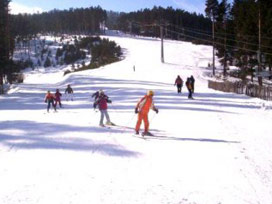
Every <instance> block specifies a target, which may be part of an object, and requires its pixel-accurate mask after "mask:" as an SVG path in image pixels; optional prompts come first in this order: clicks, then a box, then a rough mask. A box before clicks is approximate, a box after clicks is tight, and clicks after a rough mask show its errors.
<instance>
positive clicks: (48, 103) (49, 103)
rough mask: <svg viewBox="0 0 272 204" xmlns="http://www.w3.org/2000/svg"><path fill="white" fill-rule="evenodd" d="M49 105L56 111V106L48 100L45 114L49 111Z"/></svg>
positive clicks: (51, 100)
mask: <svg viewBox="0 0 272 204" xmlns="http://www.w3.org/2000/svg"><path fill="white" fill-rule="evenodd" d="M51 104H52V106H53V108H54V110H56V106H55V104H54V100H53V99H50V100H47V112H48V111H49V109H50V107H51Z"/></svg>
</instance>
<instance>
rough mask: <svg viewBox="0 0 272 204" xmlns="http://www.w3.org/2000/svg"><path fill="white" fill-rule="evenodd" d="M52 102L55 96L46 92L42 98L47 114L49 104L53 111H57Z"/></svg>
mask: <svg viewBox="0 0 272 204" xmlns="http://www.w3.org/2000/svg"><path fill="white" fill-rule="evenodd" d="M54 100H55V96H54V95H53V94H51V93H50V91H47V93H46V95H45V98H44V102H45V103H47V112H49V109H50V107H51V104H52V107H53V108H54V110H55V111H57V110H56V106H55V104H54Z"/></svg>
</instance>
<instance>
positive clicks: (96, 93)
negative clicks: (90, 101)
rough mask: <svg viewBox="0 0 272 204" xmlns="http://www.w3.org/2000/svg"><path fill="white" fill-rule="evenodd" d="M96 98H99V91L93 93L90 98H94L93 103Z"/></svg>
mask: <svg viewBox="0 0 272 204" xmlns="http://www.w3.org/2000/svg"><path fill="white" fill-rule="evenodd" d="M100 91H102V90H100ZM98 96H99V91H96V92H95V93H93V94H92V98H94V101H96V99H97V98H98Z"/></svg>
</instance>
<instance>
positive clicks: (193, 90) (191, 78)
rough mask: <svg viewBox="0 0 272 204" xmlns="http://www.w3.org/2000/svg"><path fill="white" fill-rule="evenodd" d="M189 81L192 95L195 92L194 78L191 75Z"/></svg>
mask: <svg viewBox="0 0 272 204" xmlns="http://www.w3.org/2000/svg"><path fill="white" fill-rule="evenodd" d="M190 80H191V85H192V93H194V92H195V78H194V76H193V75H191V77H190Z"/></svg>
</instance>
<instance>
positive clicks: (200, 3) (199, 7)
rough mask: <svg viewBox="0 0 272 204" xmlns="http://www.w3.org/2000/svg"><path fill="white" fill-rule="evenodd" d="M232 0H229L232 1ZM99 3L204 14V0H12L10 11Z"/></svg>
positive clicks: (109, 6) (120, 7) (129, 8)
mask: <svg viewBox="0 0 272 204" xmlns="http://www.w3.org/2000/svg"><path fill="white" fill-rule="evenodd" d="M232 1H233V0H229V2H232ZM219 2H220V0H219ZM98 5H100V6H101V7H102V8H103V9H105V10H112V11H119V12H121V11H124V12H130V11H137V10H140V9H143V8H153V7H154V6H162V7H164V8H166V7H168V6H171V7H173V8H175V9H176V8H179V9H183V10H185V11H189V12H196V13H202V14H204V9H205V0H12V1H11V3H10V7H11V11H12V13H19V12H22V13H33V12H37V11H39V12H42V11H49V10H53V9H59V10H63V9H69V8H80V7H84V8H85V7H90V6H98Z"/></svg>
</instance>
